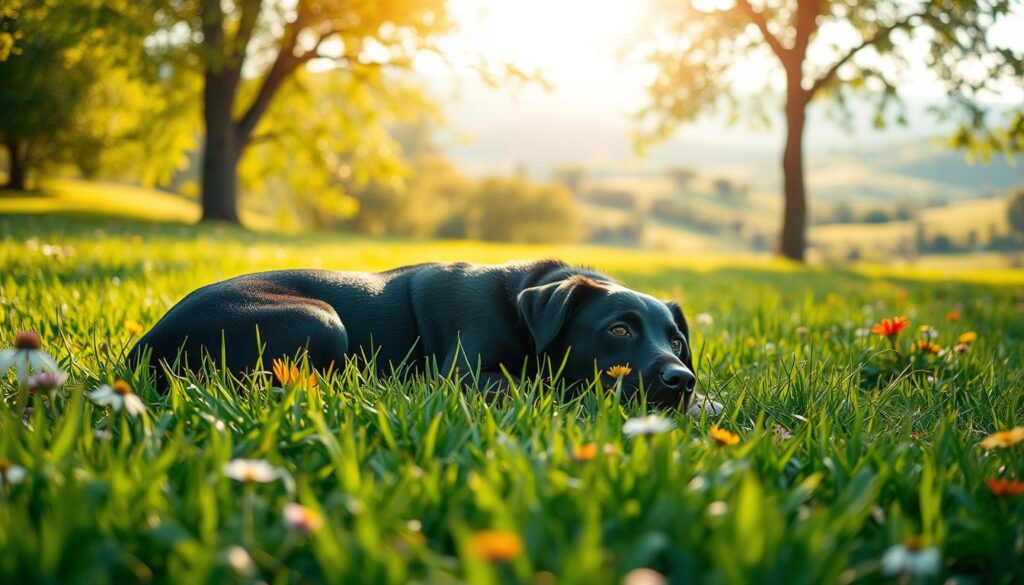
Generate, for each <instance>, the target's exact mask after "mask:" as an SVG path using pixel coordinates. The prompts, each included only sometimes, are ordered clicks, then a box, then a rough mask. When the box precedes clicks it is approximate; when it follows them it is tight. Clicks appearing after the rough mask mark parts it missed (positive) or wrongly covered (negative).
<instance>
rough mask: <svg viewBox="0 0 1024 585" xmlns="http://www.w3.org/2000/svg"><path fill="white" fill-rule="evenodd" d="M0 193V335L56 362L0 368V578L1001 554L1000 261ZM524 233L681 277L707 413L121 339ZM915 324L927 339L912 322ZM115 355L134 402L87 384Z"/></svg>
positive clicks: (1007, 411)
mask: <svg viewBox="0 0 1024 585" xmlns="http://www.w3.org/2000/svg"><path fill="white" fill-rule="evenodd" d="M151 204H155V203H151ZM5 205H6V204H5V203H4V202H3V200H2V199H0V237H2V241H0V348H5V347H10V346H11V345H12V344H13V343H14V336H15V334H16V333H17V332H18V331H21V330H26V329H30V330H35V331H38V332H39V333H40V334H41V336H42V340H43V349H44V350H45V351H47V352H49V353H50V354H51V355H53V356H54V358H56V359H57V360H58V361H59V362H60V365H61V367H63V368H64V369H66V370H67V371H68V372H69V373H70V378H69V380H68V382H67V383H66V384H65V385H64V387H63V388H62V389H61V390H60V391H58V392H57V393H56V394H55V396H54V397H53V398H52V399H50V398H44V396H42V395H33V396H27V395H26V393H25V390H24V388H22V387H21V386H20V385H19V384H18V383H17V382H16V381H15V379H14V376H13V375H11V374H8V375H5V376H3V377H2V378H0V391H2V393H3V395H4V397H5V399H6V406H5V407H2V409H0V410H2V411H0V426H2V428H0V582H4V583H28V582H47V583H90V584H91V583H107V582H118V583H121V582H126V583H134V582H139V583H144V582H171V583H189V584H194V583H205V582H245V583H249V582H267V583H319V582H326V583H408V582H418V583H459V582H472V583H488V582H517V583H538V584H540V583H545V584H548V583H566V584H571V583H586V584H588V585H597V584H603V583H619V582H622V581H623V580H624V579H625V580H626V581H625V582H629V583H632V584H633V585H636V584H638V583H657V582H659V581H658V580H656V579H654V580H651V578H650V573H640V572H636V570H637V569H640V568H650V569H653V570H655V571H657V572H658V573H660V574H661V575H664V576H665V577H666V578H667V579H668V580H670V581H671V582H673V583H698V582H699V583H713V584H719V583H723V584H724V583H807V584H812V583H813V584H818V583H851V582H887V581H888V582H902V583H913V582H936V583H938V582H955V583H1014V582H1021V581H1022V580H1024V495H1016V496H1014V495H996V494H995V493H993V487H990V485H989V480H994V479H1017V480H1021V479H1024V443H1019V444H1016V445H1012V446H1009V447H1007V448H993V449H987V448H985V447H983V446H982V445H980V442H981V441H983V440H984V439H985V438H986V437H988V436H989V435H991V434H992V433H994V432H996V431H1001V430H1007V429H1010V428H1012V427H1014V426H1017V425H1022V424H1024V366H1022V363H1024V346H1022V344H1021V340H1022V339H1024V289H1022V288H1021V286H1022V284H1024V277H1022V274H1021V273H1020V272H1014V271H1009V270H995V271H971V270H969V269H966V270H965V269H963V268H962V267H960V268H956V269H953V268H949V269H947V268H944V269H943V271H942V272H931V273H929V272H918V273H914V274H909V273H903V274H899V273H895V272H893V271H892V270H891V269H875V268H871V267H863V268H861V269H857V270H846V271H838V270H826V269H820V268H802V267H797V266H793V265H789V264H782V263H776V262H773V261H768V260H757V259H755V260H749V259H737V258H730V257H718V256H705V257H702V258H700V259H687V258H680V257H676V256H672V255H669V254H664V253H649V252H629V251H621V250H608V249H598V248H587V247H579V246H570V247H530V246H516V247H512V246H502V245H483V244H478V243H472V242H426V243H423V242H400V241H369V240H365V239H357V238H352V237H346V236H340V235H331V234H312V235H295V236H281V235H273V234H269V233H255V232H243V231H240V230H234V229H226V228H216V227H191V226H188V225H183V224H177V223H153V222H151V221H150V218H147V217H145V214H144V213H141V212H139V213H135V212H133V211H131V210H132V209H134V208H135V206H134V205H133V204H130V203H125V204H124V205H123V206H119V207H118V208H117V209H112V210H109V211H107V212H105V213H103V214H96V213H90V214H84V213H81V212H80V211H74V210H72V211H68V210H66V209H61V208H59V207H58V208H50V209H46V210H39V209H35V210H33V209H31V208H28V209H26V208H25V205H27V204H26V203H18V205H20V206H21V207H19V208H15V207H16V206H14V205H8V206H7V207H5ZM29 207H31V206H29ZM183 219H184V218H183ZM542 256H559V257H564V258H565V259H566V260H569V261H573V262H584V263H588V264H592V265H594V266H595V267H597V268H600V269H603V270H607V271H608V272H610V273H611V274H612V275H614V276H616V277H618V278H619V279H621V281H622V282H623V283H625V284H627V285H629V286H632V287H634V288H637V289H640V290H643V291H647V292H650V293H652V294H656V295H661V296H663V297H666V298H667V297H674V298H677V299H679V300H680V301H682V303H683V305H684V307H685V308H686V310H687V311H688V312H689V314H690V318H691V321H692V322H693V323H694V325H693V329H694V333H693V345H694V347H695V349H696V358H697V359H696V360H695V361H696V362H697V363H698V364H699V366H698V377H699V380H700V389H701V390H702V391H704V392H706V393H707V394H709V395H711V396H712V397H714V398H715V399H717V400H719V401H721V402H722V403H724V405H725V411H724V413H723V414H722V415H721V416H720V417H718V418H716V419H715V420H709V419H707V418H706V417H704V418H700V419H694V418H690V417H686V416H681V415H679V414H677V413H674V412H671V411H667V412H661V413H659V414H660V415H661V416H663V417H664V418H666V419H668V420H669V421H670V422H671V423H672V425H673V428H672V429H671V430H668V431H666V432H662V433H658V434H654V435H650V436H634V437H630V436H627V435H626V434H625V433H624V432H623V425H624V423H625V422H626V421H627V420H628V419H630V418H633V417H638V416H641V415H643V414H645V413H646V411H647V409H646V407H645V406H644V405H643V404H637V403H625V404H624V403H622V402H621V400H620V399H619V398H618V397H617V396H616V395H615V394H614V393H609V394H607V395H604V394H601V393H598V392H596V391H595V392H591V393H587V394H585V395H583V396H581V397H578V398H575V399H568V398H565V399H560V398H559V397H558V393H557V392H556V391H553V390H552V389H551V388H547V387H544V386H543V385H541V384H539V383H537V382H532V381H531V382H527V383H524V384H522V385H521V386H520V387H519V388H517V389H516V390H515V391H514V392H513V394H512V395H511V396H510V397H509V398H508V399H507V400H506V401H504V402H503V403H502V404H500V405H489V404H487V403H486V402H485V400H484V399H483V398H482V397H481V396H478V395H476V394H474V393H473V392H467V391H463V390H462V389H461V388H460V387H459V386H458V385H457V384H455V383H454V382H453V381H451V380H448V379H444V378H442V377H438V376H426V377H420V378H414V379H407V380H398V379H380V378H377V377H375V376H374V375H372V374H371V373H369V372H367V371H361V370H360V369H359V368H358V367H355V366H352V367H348V368H346V369H344V370H342V371H340V372H335V373H331V374H325V373H320V375H319V376H318V378H317V384H316V386H315V387H311V386H310V384H309V382H308V381H306V377H305V375H304V374H305V372H304V373H303V375H302V376H300V377H299V378H300V380H301V381H300V382H298V383H289V384H279V383H278V382H277V381H275V380H274V378H273V376H271V375H270V374H267V375H262V376H257V377H254V378H252V379H246V380H242V381H234V380H227V379H224V378H219V377H216V376H214V377H211V379H209V380H207V381H205V382H203V383H202V384H198V385H196V386H194V387H177V388H175V389H174V391H172V393H171V394H170V395H169V396H167V397H163V396H160V395H158V394H157V393H156V392H155V391H154V390H153V388H152V387H151V386H150V384H149V383H148V381H147V380H146V379H145V377H139V376H137V375H136V374H135V373H133V372H130V371H127V370H125V369H124V367H123V366H122V365H121V362H120V355H121V351H122V350H123V348H124V347H126V346H127V345H128V344H130V343H131V342H132V340H133V338H134V337H135V336H137V335H138V328H137V324H138V325H141V327H142V328H148V327H149V326H151V325H152V324H153V323H154V322H155V321H156V320H157V319H158V318H159V317H160V316H161V315H162V314H163V312H164V311H165V310H166V309H167V308H168V307H169V306H170V305H172V304H173V303H174V302H176V301H177V300H178V299H179V298H181V296H183V295H184V294H185V293H187V292H188V291H190V290H192V289H193V288H195V287H197V286H200V285H202V284H206V283H209V282H212V281H215V280H218V279H222V278H226V277H229V276H232V275H235V274H239V273H243V272H249V271H255V270H264V269H271V268H286V267H300V266H301V267H322V268H333V269H379V268H388V267H392V266H396V265H401V264H406V263H413V262H419V261H424V260H455V259H459V260H469V261H482V262H498V261H504V260H508V259H512V258H529V257H542ZM949 274H956V275H957V276H956V279H951V278H948V275H949ZM951 312H956V313H957V314H958V315H959V318H958V319H957V320H955V321H951V320H950V319H949V316H950V315H949V314H950V313H951ZM698 314H704V316H702V317H700V318H697V317H696V316H697V315H698ZM896 315H905V316H907V317H908V318H909V319H910V322H911V325H910V327H909V328H907V329H906V330H904V331H902V332H901V333H899V334H898V335H897V336H896V337H895V341H896V343H895V344H891V343H890V342H889V341H887V340H886V339H883V338H882V337H880V336H878V335H875V334H872V333H870V332H867V333H866V332H865V328H868V327H870V326H871V325H872V324H874V323H876V322H878V321H879V320H880V319H882V318H888V317H893V316H896ZM922 325H931V326H933V327H934V328H935V331H936V334H937V337H935V338H934V339H931V340H930V341H929V343H934V344H936V345H937V346H938V347H937V348H931V347H930V346H926V347H925V351H922V350H920V349H915V350H913V351H912V350H910V346H911V345H912V344H913V343H914V342H916V341H918V340H923V334H922V333H919V329H918V328H919V327H920V326H922ZM968 332H974V333H975V334H976V336H977V338H976V340H974V341H970V337H967V338H964V341H963V342H962V343H963V345H962V346H961V347H960V350H961V351H957V350H955V349H954V348H955V347H956V346H957V345H960V344H961V339H960V338H961V336H962V335H964V334H965V333H968ZM265 334H267V335H273V332H265ZM932 349H936V350H938V351H939V352H940V353H938V354H937V355H936V354H932V353H930V351H931V350H932ZM119 379H123V380H126V381H127V382H128V383H129V384H130V385H131V386H133V387H134V392H135V394H136V395H137V396H138V397H140V398H141V399H142V401H143V403H144V405H145V407H146V411H145V413H144V414H142V415H140V416H138V417H134V416H130V415H128V414H127V413H126V412H125V411H123V410H122V411H118V412H114V411H112V410H111V409H110V408H108V407H106V406H102V405H98V404H94V403H93V402H92V401H91V400H90V399H89V396H88V393H91V392H93V391H95V390H96V389H97V388H98V387H99V386H100V385H101V384H113V383H114V382H115V381H116V380H119ZM26 400H27V403H26V402H25V401H26ZM25 406H27V407H28V408H29V409H30V410H27V411H25V412H22V409H23V407H25ZM716 426H717V427H719V428H720V429H726V430H728V431H730V432H731V433H734V434H735V436H736V437H735V438H737V439H738V442H736V444H731V445H730V444H725V443H730V442H733V441H732V440H731V436H726V435H722V434H721V433H718V434H717V436H718V437H719V440H718V441H716V439H715V438H714V436H713V435H712V429H713V427H716ZM719 441H722V442H719ZM1006 442H1007V443H1012V442H1013V437H1007V440H1006ZM234 459H256V460H265V461H267V462H269V465H270V466H271V467H270V468H263V467H255V468H253V469H251V470H249V477H250V479H253V480H257V479H267V480H269V481H267V482H266V483H259V482H256V481H249V482H246V481H236V480H234V479H232V478H231V477H229V476H228V474H227V473H226V471H227V472H230V473H234V472H236V471H238V469H237V468H236V467H237V465H236V466H235V467H228V468H227V469H225V466H226V465H227V464H228V463H229V462H230V461H232V460H234ZM243 471H244V470H243ZM992 485H993V486H994V487H995V489H996V490H999V489H1000V486H1005V487H1004V489H1003V491H1006V490H1007V489H1009V490H1012V489H1013V487H1014V486H1016V485H1017V484H1012V483H1008V484H995V483H993V484H992ZM293 503H299V504H301V505H303V506H305V508H294V507H289V504H293ZM286 510H287V511H288V512H287V514H286V513H285V511H286ZM883 561H884V562H883ZM933 569H934V572H933V571H932V570H933ZM645 575H646V576H647V578H648V580H641V579H643V578H644V577H645Z"/></svg>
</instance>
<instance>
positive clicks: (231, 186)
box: [202, 71, 241, 224]
mask: <svg viewBox="0 0 1024 585" xmlns="http://www.w3.org/2000/svg"><path fill="white" fill-rule="evenodd" d="M205 77H206V79H205V83H204V89H203V121H204V122H205V124H206V144H205V146H204V148H203V171H202V201H203V217H202V221H221V222H228V223H234V224H238V223H241V222H240V221H239V219H238V158H239V155H240V154H241V152H240V148H239V144H238V140H237V137H236V135H235V126H234V121H233V120H232V117H231V105H232V104H233V103H234V98H235V83H234V82H233V80H232V79H231V75H230V73H227V74H226V73H225V72H223V71H221V72H216V73H213V72H207V73H206V76H205Z"/></svg>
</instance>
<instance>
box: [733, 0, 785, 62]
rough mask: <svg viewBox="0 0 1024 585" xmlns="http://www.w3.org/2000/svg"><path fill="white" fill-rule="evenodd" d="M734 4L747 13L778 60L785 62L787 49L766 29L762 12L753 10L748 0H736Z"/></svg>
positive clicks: (765, 21) (765, 20)
mask: <svg viewBox="0 0 1024 585" xmlns="http://www.w3.org/2000/svg"><path fill="white" fill-rule="evenodd" d="M736 5H737V6H739V8H740V10H742V11H743V13H744V14H746V15H747V17H748V18H749V19H750V20H751V22H753V23H754V24H755V25H757V29H758V30H760V31H761V36H763V37H764V40H765V42H766V43H768V46H769V47H771V49H772V52H773V53H775V56H776V57H778V58H779V60H780V61H782V62H783V63H785V62H786V60H787V59H788V58H789V50H788V49H786V48H785V47H783V46H782V43H781V42H779V39H778V37H776V36H775V35H773V34H772V31H770V30H768V20H767V19H765V17H764V14H762V13H760V12H758V11H757V10H755V9H754V7H753V6H752V5H751V4H750V2H749V0H738V1H737V2H736Z"/></svg>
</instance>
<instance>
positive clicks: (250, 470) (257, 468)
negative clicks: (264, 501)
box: [224, 459, 279, 483]
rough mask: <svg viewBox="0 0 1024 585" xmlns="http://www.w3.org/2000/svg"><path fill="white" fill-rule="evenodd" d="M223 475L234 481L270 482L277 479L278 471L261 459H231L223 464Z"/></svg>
mask: <svg viewBox="0 0 1024 585" xmlns="http://www.w3.org/2000/svg"><path fill="white" fill-rule="evenodd" d="M224 475H226V476H228V477H229V478H231V479H233V480H235V481H244V482H254V483H270V482H272V481H276V480H277V478H278V475H279V473H278V471H277V468H276V467H274V466H273V465H271V464H270V463H268V462H266V461H264V460H262V459H232V460H231V462H229V463H226V464H225V465H224Z"/></svg>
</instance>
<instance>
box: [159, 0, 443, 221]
mask: <svg viewBox="0 0 1024 585" xmlns="http://www.w3.org/2000/svg"><path fill="white" fill-rule="evenodd" d="M150 1H151V2H160V3H161V4H162V2H161V0H150ZM157 15H158V22H160V23H161V26H162V27H163V29H165V31H167V35H168V36H169V37H171V38H172V39H173V37H174V34H173V33H174V31H176V30H178V29H179V28H181V27H182V26H185V27H187V28H189V29H191V35H190V37H189V38H190V39H195V41H194V44H192V45H190V46H189V48H190V49H191V51H192V53H193V55H194V57H195V59H194V65H195V66H196V67H197V68H198V70H199V72H200V73H201V76H202V125H203V128H204V130H205V136H206V142H205V147H204V148H203V152H202V163H201V180H200V181H201V197H202V208H203V215H202V217H203V219H204V220H219V221H226V222H232V223H237V222H238V210H237V191H238V165H239V161H240V160H241V159H242V157H243V155H244V154H245V153H246V151H247V149H249V147H250V146H251V145H253V144H254V143H259V142H263V141H265V140H268V139H269V140H273V139H276V136H275V135H274V134H273V133H271V132H269V131H268V132H266V133H264V132H263V129H261V128H260V125H261V122H262V121H263V120H264V119H265V115H266V113H267V112H268V110H269V109H270V108H271V104H272V102H274V101H275V98H276V96H278V94H279V93H280V91H281V89H282V88H283V87H285V86H286V82H288V81H289V80H291V79H293V78H294V76H295V74H296V72H298V71H300V70H302V69H303V68H304V67H305V66H306V65H307V64H308V63H309V62H310V61H313V60H314V59H319V60H324V61H326V60H330V61H331V62H333V64H334V67H336V68H337V69H339V70H340V71H343V72H345V73H347V74H348V75H349V76H351V78H352V79H356V80H361V81H362V82H364V83H377V84H384V83H385V82H386V80H385V72H384V71H383V70H384V69H389V68H391V69H399V70H401V69H405V68H408V67H409V66H411V63H412V59H413V57H414V56H415V55H416V54H417V53H419V52H420V51H423V50H429V49H432V48H433V42H434V40H435V39H436V38H437V36H438V35H440V34H442V33H444V32H445V31H447V30H448V29H449V22H448V20H447V16H446V12H445V2H444V0H297V2H294V3H291V2H283V1H280V2H279V1H274V0H233V1H223V0H183V1H182V2H174V3H169V4H167V5H166V6H164V7H163V8H162V9H160V10H158V11H157ZM350 107H351V108H356V109H359V110H361V111H363V112H368V114H367V115H372V111H373V104H372V103H366V102H356V101H353V102H352V103H351V104H350ZM300 115H303V114H300ZM304 115H305V116H309V115H312V114H311V113H306V114H304ZM316 115H325V116H330V115H332V114H331V113H329V112H319V113H318V114H316ZM258 129H259V130H258ZM304 138H305V140H306V141H307V143H308V144H312V145H316V143H317V141H318V139H319V138H321V136H316V135H308V136H305V137H304ZM322 155H323V153H322Z"/></svg>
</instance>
